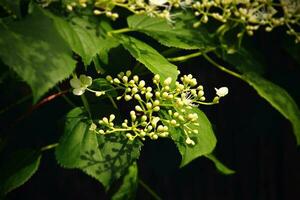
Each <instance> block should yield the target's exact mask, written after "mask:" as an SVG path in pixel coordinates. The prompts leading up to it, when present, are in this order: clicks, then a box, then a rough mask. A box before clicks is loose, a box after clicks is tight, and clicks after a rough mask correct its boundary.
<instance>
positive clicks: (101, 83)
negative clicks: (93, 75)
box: [90, 78, 118, 97]
mask: <svg viewBox="0 0 300 200" xmlns="http://www.w3.org/2000/svg"><path fill="white" fill-rule="evenodd" d="M90 88H91V89H93V90H98V91H100V90H101V91H106V92H105V93H106V94H108V95H110V96H112V97H116V96H118V93H117V91H116V89H115V88H114V87H113V86H112V85H111V84H110V83H109V82H108V81H107V80H106V79H105V78H97V79H94V80H93V84H92V85H91V87H90Z"/></svg>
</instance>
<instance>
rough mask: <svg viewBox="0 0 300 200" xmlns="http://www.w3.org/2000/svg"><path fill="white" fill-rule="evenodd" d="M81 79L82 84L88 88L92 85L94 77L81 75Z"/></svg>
mask: <svg viewBox="0 0 300 200" xmlns="http://www.w3.org/2000/svg"><path fill="white" fill-rule="evenodd" d="M79 79H80V81H81V83H82V84H83V85H85V86H86V87H88V86H90V85H92V82H93V79H92V77H90V76H86V75H84V74H81V75H80V76H79Z"/></svg>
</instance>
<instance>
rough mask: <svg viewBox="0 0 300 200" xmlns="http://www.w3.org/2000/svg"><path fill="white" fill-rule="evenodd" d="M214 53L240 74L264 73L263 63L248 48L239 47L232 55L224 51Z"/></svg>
mask: <svg viewBox="0 0 300 200" xmlns="http://www.w3.org/2000/svg"><path fill="white" fill-rule="evenodd" d="M216 53H217V55H218V56H219V57H221V58H222V59H223V60H225V61H226V62H228V63H229V64H231V65H232V66H233V67H235V68H236V69H237V70H238V71H239V72H241V73H248V72H255V73H258V74H263V73H264V71H265V65H264V64H263V61H262V60H261V59H260V58H259V56H258V55H256V54H254V53H253V52H252V51H251V50H249V49H248V48H247V49H246V48H244V47H240V48H239V49H237V50H236V52H234V53H227V52H225V51H223V52H216Z"/></svg>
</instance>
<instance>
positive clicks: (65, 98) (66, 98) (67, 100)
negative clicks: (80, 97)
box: [55, 86, 77, 108]
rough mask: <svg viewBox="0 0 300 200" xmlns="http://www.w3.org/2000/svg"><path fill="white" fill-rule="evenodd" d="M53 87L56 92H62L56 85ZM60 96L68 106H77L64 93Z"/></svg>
mask: <svg viewBox="0 0 300 200" xmlns="http://www.w3.org/2000/svg"><path fill="white" fill-rule="evenodd" d="M55 88H56V89H57V91H58V92H62V91H61V89H60V88H59V87H58V86H56V87H55ZM62 98H63V99H64V100H65V101H66V102H67V103H68V104H69V105H70V106H72V107H73V108H76V107H77V106H76V104H75V103H73V102H72V101H71V100H70V99H69V98H68V97H67V96H66V95H65V94H63V95H62Z"/></svg>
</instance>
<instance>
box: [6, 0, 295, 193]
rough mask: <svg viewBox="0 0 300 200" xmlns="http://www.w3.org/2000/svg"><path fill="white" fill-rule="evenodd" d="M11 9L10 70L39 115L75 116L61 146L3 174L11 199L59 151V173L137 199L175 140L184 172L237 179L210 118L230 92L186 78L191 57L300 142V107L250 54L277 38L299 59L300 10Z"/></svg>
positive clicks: (173, 3)
mask: <svg viewBox="0 0 300 200" xmlns="http://www.w3.org/2000/svg"><path fill="white" fill-rule="evenodd" d="M0 9H1V14H0V17H1V18H0V60H1V63H0V64H1V67H2V65H3V69H4V68H5V66H8V67H9V68H10V69H12V70H13V72H11V71H10V70H7V71H9V73H13V74H14V76H17V77H19V78H21V79H22V80H24V81H25V82H26V84H27V85H29V86H30V88H31V92H30V94H29V95H28V97H29V98H31V97H32V99H33V104H34V105H33V106H32V108H31V109H30V110H35V109H37V108H39V107H40V106H41V105H43V104H45V103H47V102H48V101H51V100H53V99H55V98H56V97H60V96H62V97H64V99H65V100H66V103H68V104H70V105H72V106H74V107H75V108H73V109H72V110H71V111H69V112H68V113H64V114H65V122H64V131H63V133H62V134H61V137H60V139H59V138H57V142H56V143H54V144H50V145H46V146H43V147H41V148H40V149H38V150H29V151H27V150H26V151H25V150H22V151H20V152H19V153H16V155H14V156H13V158H12V162H7V163H5V165H3V167H0V178H1V179H0V195H5V194H7V193H8V192H10V191H12V190H14V189H15V188H17V187H19V186H21V185H22V184H24V183H25V182H26V181H27V180H29V178H30V177H31V176H32V175H33V174H34V173H35V172H36V171H37V169H38V166H39V163H40V159H41V156H42V154H43V152H44V151H46V150H50V149H55V156H56V160H57V162H58V164H59V165H60V166H62V167H64V168H69V169H74V168H76V169H80V170H82V171H83V172H85V173H86V174H88V175H90V176H92V177H94V178H95V179H96V180H98V181H99V182H101V183H102V185H103V186H104V187H105V188H106V189H109V188H110V187H111V186H112V184H113V183H115V181H116V180H123V182H122V184H121V186H120V187H119V188H118V190H117V192H116V193H115V194H113V195H112V199H134V196H135V190H136V188H137V185H138V183H139V181H138V172H137V170H138V167H137V162H136V161H137V159H138V158H139V155H140V151H141V148H142V146H143V144H145V145H146V143H147V140H148V139H151V140H158V139H161V138H167V139H169V140H170V141H172V142H174V143H175V145H176V147H177V148H178V151H179V153H180V154H181V156H182V161H181V166H185V165H187V164H189V163H190V162H191V161H193V160H194V159H196V158H198V157H201V156H204V157H206V158H208V159H209V160H211V161H212V162H214V163H215V165H216V167H217V169H218V170H219V171H221V172H222V173H224V174H233V173H234V171H233V170H231V169H229V168H227V167H226V166H225V165H223V164H222V163H221V162H220V161H219V160H218V159H217V158H216V157H215V156H214V154H213V151H214V149H215V146H216V142H217V139H216V137H215V134H214V130H213V128H212V125H211V122H210V121H209V119H208V118H207V117H206V115H205V114H204V112H202V111H201V109H202V108H203V107H202V106H208V105H215V104H219V103H220V104H221V105H220V106H225V105H224V104H222V98H226V95H230V94H231V93H232V92H231V89H230V87H229V88H228V87H227V86H226V84H224V83H223V82H222V81H220V80H218V81H216V82H215V83H214V84H215V85H219V86H216V87H215V88H209V89H207V90H208V91H213V93H215V94H214V95H213V96H211V95H206V93H205V92H204V86H205V85H204V83H202V82H201V83H200V84H198V82H199V81H198V80H197V79H196V77H197V78H198V76H195V77H193V76H192V75H191V74H188V75H181V74H180V71H186V70H185V69H184V68H183V67H182V66H180V64H179V65H177V63H183V62H186V61H188V60H189V59H192V58H199V59H202V60H204V61H205V62H204V63H206V64H204V65H208V66H212V67H215V68H216V69H219V70H221V71H222V72H224V73H227V74H228V75H230V76H232V77H234V78H237V79H239V80H241V81H244V82H246V83H247V84H249V85H250V86H251V87H252V88H253V89H254V90H256V91H257V93H258V95H259V96H260V97H262V98H263V99H265V100H266V101H267V102H269V103H270V105H271V106H273V107H274V109H276V110H277V111H279V112H280V113H281V114H282V115H283V116H284V117H285V118H286V119H288V120H289V121H290V122H291V125H292V127H293V132H294V134H295V137H296V141H297V144H299V143H300V111H299V108H298V105H297V103H296V102H295V101H294V99H293V98H292V97H291V96H290V95H289V93H288V92H287V91H286V90H285V89H283V88H281V87H280V86H278V85H277V84H275V83H273V82H271V81H269V80H267V79H266V78H264V75H263V71H264V67H263V65H264V64H263V62H261V61H260V59H259V58H258V57H257V56H256V54H255V51H252V48H251V47H249V46H251V45H248V43H252V41H255V37H256V34H258V35H259V34H263V36H264V37H265V35H266V36H267V35H268V34H273V33H270V32H272V31H273V30H275V28H277V29H276V30H278V31H279V33H278V34H280V36H282V35H285V37H286V38H287V39H284V41H286V42H287V43H288V42H289V43H288V44H289V45H290V46H288V47H287V49H286V50H287V52H289V53H291V57H294V59H295V60H296V62H297V61H299V54H298V53H299V52H300V51H299V49H300V48H299V45H298V44H297V43H298V42H300V32H299V24H300V1H299V0H295V1H292V0H280V1H272V0H258V1H254V0H149V1H144V0H35V1H30V3H28V2H27V1H25V0H24V1H23V0H18V1H9V0H0ZM259 30H261V31H259ZM280 31H281V32H280ZM274 32H275V31H274ZM282 32H283V33H285V32H286V33H287V34H288V35H287V36H286V34H282ZM274 34H276V33H274ZM149 37H150V38H151V39H150V38H149ZM290 40H292V42H291V41H290ZM149 41H150V42H149ZM249 41H250V42H249ZM150 45H151V46H150ZM290 49H292V50H290ZM133 60H134V61H133ZM2 63H3V64H2ZM116 63H117V64H118V65H120V66H115V65H116ZM175 64H176V65H175ZM223 64H224V66H223ZM121 65H122V66H121ZM193 67H194V66H193ZM195 67H196V66H195ZM124 69H125V70H124ZM124 71H125V72H124ZM202 76H204V75H202ZM3 77H4V78H3ZM3 77H2V75H1V78H0V83H1V82H2V79H3V80H5V76H3ZM55 89H56V90H58V91H57V92H58V93H55V94H53V93H54V92H55V91H54V90H55ZM229 90H230V93H229ZM49 95H50V96H49ZM27 99H28V98H26V99H25V100H24V101H26V100H27ZM79 100H80V103H78V101H79ZM74 102H76V103H74ZM108 102H109V103H108ZM209 109H211V110H214V107H210V108H209ZM3 112H4V111H3ZM5 112H6V110H5ZM0 139H1V138H0ZM0 141H1V140H0ZM0 150H1V149H0ZM23 157H24V158H25V161H24V162H19V163H18V165H16V164H14V161H15V160H17V158H23ZM128 179H132V180H134V181H126V180H128ZM140 183H141V182H140ZM141 185H142V186H144V187H146V188H148V186H145V184H144V183H143V182H142V183H141ZM150 194H152V195H153V197H154V198H156V199H157V198H158V197H157V196H156V194H154V193H153V192H150ZM0 197H1V196H0Z"/></svg>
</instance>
